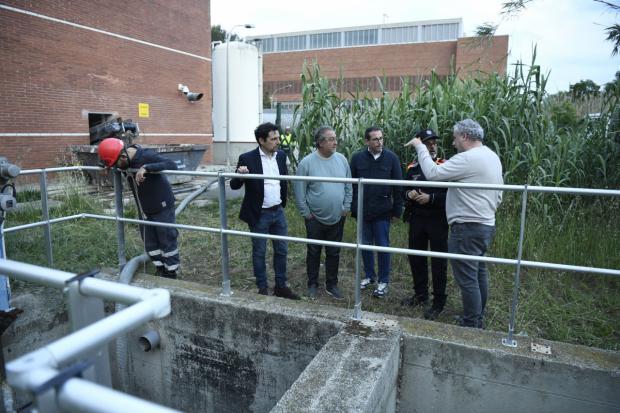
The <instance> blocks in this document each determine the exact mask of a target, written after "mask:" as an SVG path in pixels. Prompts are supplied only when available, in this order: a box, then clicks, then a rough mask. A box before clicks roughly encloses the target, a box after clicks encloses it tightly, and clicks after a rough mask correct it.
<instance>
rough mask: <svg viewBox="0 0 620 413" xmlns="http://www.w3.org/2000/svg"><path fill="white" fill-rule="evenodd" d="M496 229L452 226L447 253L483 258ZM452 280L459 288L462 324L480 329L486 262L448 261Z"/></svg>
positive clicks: (487, 282)
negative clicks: (450, 266) (461, 302)
mask: <svg viewBox="0 0 620 413" xmlns="http://www.w3.org/2000/svg"><path fill="white" fill-rule="evenodd" d="M494 235H495V227H493V226H490V225H483V224H478V223H471V222H467V223H462V224H459V223H455V224H452V229H451V231H450V239H449V241H448V251H449V252H450V253H454V254H466V255H476V256H480V257H481V256H483V255H484V254H485V253H486V252H487V249H488V248H489V246H490V245H491V241H492V240H493V236H494ZM450 263H451V265H452V272H453V273H454V279H455V280H456V282H457V284H458V285H459V287H460V288H461V296H462V299H463V324H464V325H466V326H469V327H478V328H482V326H483V324H482V319H483V317H484V308H485V307H486V304H487V295H488V290H489V271H488V270H487V266H486V263H484V262H480V261H464V260H456V259H451V260H450Z"/></svg>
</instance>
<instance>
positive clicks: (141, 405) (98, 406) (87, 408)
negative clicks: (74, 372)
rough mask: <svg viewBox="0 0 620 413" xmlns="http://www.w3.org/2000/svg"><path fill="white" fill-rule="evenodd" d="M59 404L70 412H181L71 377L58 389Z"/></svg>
mask: <svg viewBox="0 0 620 413" xmlns="http://www.w3.org/2000/svg"><path fill="white" fill-rule="evenodd" d="M58 405H59V407H60V408H61V409H62V410H64V411H68V412H93V413H118V412H148V413H172V412H179V410H174V409H171V408H168V407H164V406H160V405H158V404H155V403H152V402H149V401H146V400H142V399H139V398H137V397H134V396H130V395H128V394H125V393H121V392H118V391H116V390H112V389H109V388H107V387H103V386H99V385H97V384H95V383H91V382H89V381H86V380H82V379H77V378H73V379H69V380H67V382H66V383H65V384H64V385H63V386H61V387H60V389H59V390H58Z"/></svg>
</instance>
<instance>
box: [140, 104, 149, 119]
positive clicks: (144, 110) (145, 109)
mask: <svg viewBox="0 0 620 413" xmlns="http://www.w3.org/2000/svg"><path fill="white" fill-rule="evenodd" d="M138 116H139V117H141V118H148V117H149V104H148V103H138Z"/></svg>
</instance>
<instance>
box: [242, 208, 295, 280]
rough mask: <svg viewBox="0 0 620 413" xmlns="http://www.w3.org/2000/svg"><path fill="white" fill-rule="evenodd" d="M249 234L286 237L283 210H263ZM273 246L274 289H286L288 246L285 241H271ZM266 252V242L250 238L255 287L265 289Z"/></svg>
mask: <svg viewBox="0 0 620 413" xmlns="http://www.w3.org/2000/svg"><path fill="white" fill-rule="evenodd" d="M250 231H251V232H258V233H261V234H272V235H287V234H288V226H287V223H286V217H285V216H284V209H282V207H279V208H277V210H275V211H273V210H263V211H262V212H261V214H260V218H259V220H258V222H256V224H254V225H253V226H251V227H250ZM271 242H272V245H273V269H274V272H275V273H276V277H275V278H276V287H280V288H282V287H286V254H287V252H288V246H287V243H286V241H278V240H272V241H271ZM266 252H267V240H266V239H264V238H252V267H253V268H254V276H255V277H256V286H257V287H258V288H259V289H260V288H267V287H268V283H267V267H266V264H265V254H266Z"/></svg>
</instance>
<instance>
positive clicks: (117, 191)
mask: <svg viewBox="0 0 620 413" xmlns="http://www.w3.org/2000/svg"><path fill="white" fill-rule="evenodd" d="M114 208H115V211H116V218H117V219H118V218H120V217H122V216H123V215H124V214H123V181H122V180H121V173H120V171H118V170H116V168H115V169H114ZM116 240H117V243H118V266H119V267H120V268H123V266H124V265H125V264H126V263H127V259H126V258H125V224H123V221H120V220H117V222H116Z"/></svg>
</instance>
